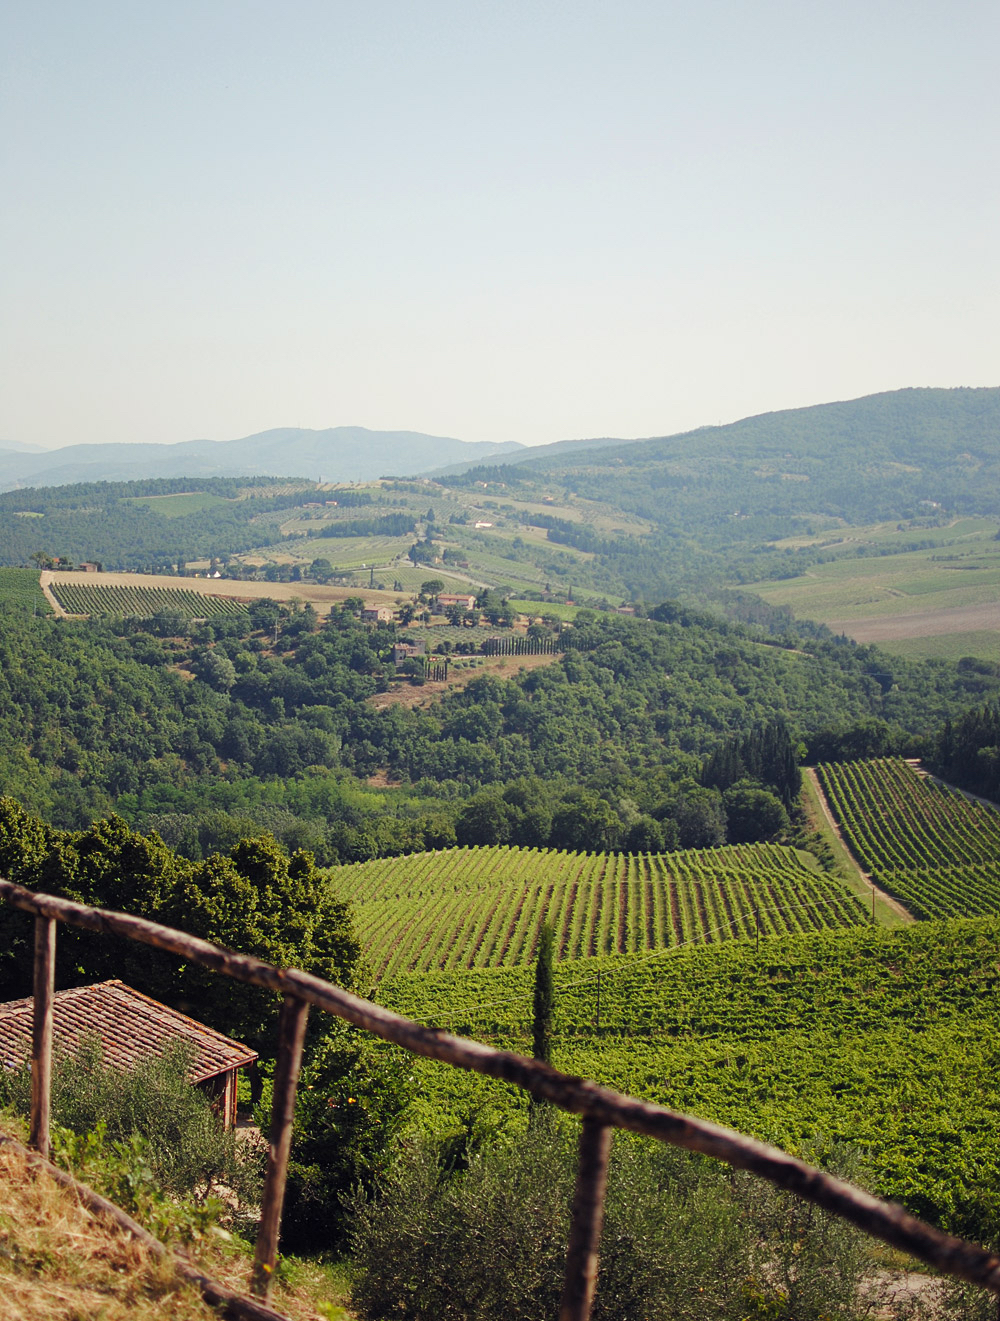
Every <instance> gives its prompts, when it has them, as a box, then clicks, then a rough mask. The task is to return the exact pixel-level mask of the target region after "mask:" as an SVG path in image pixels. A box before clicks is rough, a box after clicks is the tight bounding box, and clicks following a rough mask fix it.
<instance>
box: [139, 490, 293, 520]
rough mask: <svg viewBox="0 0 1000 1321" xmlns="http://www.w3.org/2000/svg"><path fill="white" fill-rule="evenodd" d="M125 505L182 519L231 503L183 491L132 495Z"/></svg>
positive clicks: (222, 499) (221, 498)
mask: <svg viewBox="0 0 1000 1321" xmlns="http://www.w3.org/2000/svg"><path fill="white" fill-rule="evenodd" d="M272 493H273V492H272ZM125 503H126V504H130V505H143V506H145V508H147V509H150V510H152V512H153V513H156V514H162V515H163V517H164V518H183V517H184V515H185V514H200V513H201V511H202V510H203V509H212V508H213V507H214V506H215V505H227V504H231V503H232V501H230V500H227V499H225V497H224V496H221V495H211V494H210V493H209V492H208V491H184V492H181V493H179V494H177V495H133V496H129V497H127V498H126V500H125Z"/></svg>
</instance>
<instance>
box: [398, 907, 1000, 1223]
mask: <svg viewBox="0 0 1000 1321" xmlns="http://www.w3.org/2000/svg"><path fill="white" fill-rule="evenodd" d="M998 943H1000V919H997V918H986V919H978V920H971V921H950V922H933V923H931V922H920V923H916V924H915V925H913V926H908V927H899V928H896V929H895V930H893V931H888V930H885V929H882V928H878V927H863V928H857V927H855V928H852V929H850V930H841V931H827V932H819V933H808V934H803V935H798V936H785V937H783V938H780V939H778V938H772V939H764V940H762V941H761V943H760V949H759V951H758V950H755V948H754V945H753V944H752V943H747V942H746V941H730V942H728V943H727V944H723V945H714V946H711V947H707V948H706V947H705V946H701V947H697V948H688V949H674V950H669V951H664V952H662V953H661V954H658V955H645V956H643V955H619V956H612V957H604V958H593V959H586V960H581V961H576V962H571V963H563V964H559V965H557V967H556V970H555V987H556V1010H555V1021H554V1028H555V1055H554V1061H553V1062H554V1063H555V1065H556V1067H557V1068H560V1069H563V1070H565V1071H567V1072H570V1073H578V1074H581V1075H583V1076H585V1077H590V1078H594V1079H595V1080H597V1081H598V1082H602V1083H605V1084H606V1085H608V1086H611V1087H616V1088H620V1089H622V1090H625V1091H628V1092H630V1093H632V1094H633V1095H637V1096H640V1097H643V1098H645V1099H647V1100H651V1101H656V1102H658V1103H660V1104H662V1105H667V1106H670V1107H673V1108H675V1109H679V1110H684V1111H690V1112H693V1113H695V1114H698V1115H701V1116H703V1117H705V1118H707V1119H712V1120H715V1121H717V1122H719V1123H724V1124H729V1125H732V1126H733V1127H734V1128H738V1129H740V1130H742V1131H743V1132H748V1133H752V1134H755V1135H756V1136H759V1137H761V1138H763V1139H765V1140H769V1141H773V1142H776V1143H778V1145H780V1146H782V1147H784V1148H785V1149H786V1150H790V1151H792V1152H796V1153H801V1152H802V1151H806V1152H810V1151H812V1152H817V1151H819V1152H822V1151H824V1150H828V1149H829V1147H830V1146H831V1145H832V1144H836V1143H841V1142H848V1143H851V1144H853V1145H855V1146H856V1147H857V1148H859V1149H861V1150H862V1151H863V1152H864V1153H865V1155H864V1163H865V1169H866V1177H867V1178H868V1179H869V1180H870V1182H871V1185H872V1187H873V1189H874V1190H875V1191H876V1192H878V1193H880V1194H882V1195H883V1196H887V1197H891V1198H895V1199H898V1200H900V1201H902V1202H903V1203H905V1204H906V1205H907V1207H908V1208H909V1209H910V1210H912V1211H914V1212H916V1213H918V1214H921V1215H925V1216H931V1217H932V1218H933V1219H935V1220H936V1221H937V1222H938V1223H941V1224H943V1225H945V1226H946V1227H948V1228H951V1229H953V1230H955V1231H958V1232H964V1233H968V1234H971V1235H972V1236H974V1237H980V1236H983V1235H989V1234H991V1233H992V1232H993V1229H992V1226H994V1225H995V1219H994V1216H995V1208H996V1189H997V1188H998V1187H1000V1105H998V1104H997V1099H996V1085H995V1072H996V1062H995V1056H996V1046H995V1042H996V1036H997V1032H998V1029H1000V974H998V971H997V948H998ZM598 973H600V982H599V983H598V977H597V974H598ZM531 988H532V971H531V968H530V967H520V968H494V969H477V970H473V971H468V972H438V973H425V974H422V975H408V976H400V977H398V978H396V979H395V980H394V981H392V982H391V983H386V984H384V985H383V987H382V989H381V993H380V998H381V999H382V1000H383V1001H384V1002H385V1003H386V1004H388V1005H389V1006H390V1007H391V1008H393V1009H396V1010H398V1011H399V1012H401V1013H405V1014H408V1015H410V1016H412V1017H415V1018H417V1019H419V1020H420V1021H422V1022H425V1023H428V1024H430V1025H432V1026H435V1027H442V1028H444V1029H446V1030H447V1031H450V1032H460V1033H472V1034H474V1035H475V1036H477V1037H479V1038H480V1039H484V1040H489V1041H490V1042H491V1044H493V1045H496V1046H498V1047H500V1048H510V1049H514V1050H518V1051H521V1052H526V1051H530V1041H531V1026H530V1025H531V999H532V989H531ZM598 995H599V996H600V1003H599V1004H598ZM415 1067H416V1069H417V1071H418V1076H419V1079H420V1096H421V1100H420V1107H421V1117H422V1119H423V1122H425V1123H427V1124H431V1125H436V1126H437V1127H438V1128H440V1129H442V1131H449V1126H450V1127H451V1129H452V1130H454V1128H455V1126H458V1127H461V1125H462V1123H463V1117H467V1116H469V1115H472V1114H476V1115H481V1116H490V1117H491V1118H492V1122H494V1123H497V1122H501V1120H500V1117H501V1116H504V1115H511V1114H512V1113H513V1112H514V1111H515V1110H516V1109H517V1108H518V1107H520V1106H522V1105H523V1100H522V1099H521V1098H520V1097H519V1096H517V1095H515V1094H514V1092H513V1090H512V1089H510V1088H508V1087H505V1086H504V1085H503V1084H500V1083H496V1082H492V1081H491V1080H488V1079H483V1078H475V1077H470V1076H467V1075H463V1074H461V1073H460V1072H459V1070H456V1069H448V1068H446V1067H445V1066H444V1065H440V1064H435V1063H433V1062H431V1061H418V1062H417V1064H416V1066H415ZM984 1241H985V1240H984ZM990 1241H992V1239H990Z"/></svg>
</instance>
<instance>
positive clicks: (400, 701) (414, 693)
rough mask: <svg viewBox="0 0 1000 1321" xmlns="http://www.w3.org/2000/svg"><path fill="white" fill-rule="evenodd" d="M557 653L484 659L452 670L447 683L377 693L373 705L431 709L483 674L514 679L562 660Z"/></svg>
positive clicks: (405, 684) (398, 686)
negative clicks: (436, 700) (446, 695)
mask: <svg viewBox="0 0 1000 1321" xmlns="http://www.w3.org/2000/svg"><path fill="white" fill-rule="evenodd" d="M558 659H559V656H558V653H557V652H551V651H550V652H549V653H548V654H547V655H542V656H483V657H481V658H479V664H478V665H477V666H476V668H475V669H472V668H471V667H470V668H469V669H467V670H465V669H463V670H452V672H451V674H450V675H449V676H448V682H447V683H425V684H411V683H408V682H406V681H405V680H404V681H403V682H402V683H399V684H396V685H394V686H393V687H392V688H391V689H390V690H389V692H387V693H376V694H375V696H374V697H369V699H368V701H369V703H370V705H371V706H377V707H384V706H429V705H430V704H431V702H433V701H434V700H435V699H436V698H438V697H440V696H441V695H442V693H446V692H448V691H449V690H453V689H456V688H464V687H465V686H466V684H470V683H471V682H472V680H473V679H478V678H479V676H480V675H481V674H491V675H493V676H494V677H495V678H497V679H511V678H513V677H514V675H515V674H517V672H518V670H537V669H539V668H540V667H541V666H542V665H551V664H552V662H553V661H554V660H558Z"/></svg>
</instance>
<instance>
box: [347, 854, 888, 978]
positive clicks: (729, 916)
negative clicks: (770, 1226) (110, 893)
mask: <svg viewBox="0 0 1000 1321" xmlns="http://www.w3.org/2000/svg"><path fill="white" fill-rule="evenodd" d="M807 857H808V855H804V854H801V853H799V852H797V851H796V850H795V849H789V848H783V847H781V846H779V845H773V844H752V845H741V846H732V847H727V848H719V849H699V850H690V851H688V852H683V853H674V854H663V855H657V854H649V855H637V856H632V855H628V854H617V853H612V854H607V853H563V852H557V851H555V850H548V849H527V848H514V847H506V846H502V847H495V848H461V849H447V850H444V851H443V852H440V853H423V854H416V855H412V856H409V857H402V858H382V859H379V860H377V861H374V862H365V863H359V864H355V865H353V866H348V867H337V868H333V869H332V870H331V871H330V872H329V873H328V875H329V884H330V886H331V888H332V890H333V892H334V893H335V894H336V895H337V896H338V897H340V898H344V899H350V901H351V903H352V905H353V907H354V913H355V920H356V922H357V925H358V930H359V933H360V935H361V938H362V941H363V943H364V946H365V949H366V952H367V956H368V959H369V961H370V963H371V965H372V967H373V969H374V971H375V972H376V974H377V975H378V976H379V977H385V976H392V975H394V974H396V973H401V972H411V971H414V972H420V971H428V970H431V969H448V968H487V967H493V966H516V965H518V964H521V963H527V962H528V961H530V959H531V958H532V956H533V955H534V951H535V946H536V943H537V940H538V932H539V929H540V927H541V925H542V923H543V922H545V921H549V922H551V923H552V925H553V927H554V928H555V933H556V949H557V953H558V957H559V958H560V959H569V958H582V957H587V956H593V955H596V954H605V953H612V952H623V953H624V952H626V951H629V952H641V951H645V950H654V949H663V948H666V947H669V946H677V945H682V944H687V943H690V942H706V941H709V942H711V941H724V940H734V939H740V938H748V937H752V936H755V934H756V932H757V930H758V927H759V929H760V931H761V932H762V933H764V934H781V933H784V932H794V931H809V930H817V929H822V928H824V927H841V926H850V925H853V924H857V923H861V922H866V921H867V920H868V916H867V910H866V908H865V907H864V905H863V904H862V903H861V902H860V901H859V900H858V899H857V898H856V897H855V896H854V895H852V894H851V893H850V892H849V891H848V889H847V888H846V886H845V885H844V884H843V883H842V882H841V881H839V880H834V879H832V878H830V877H828V876H824V875H822V874H820V873H818V872H817V871H816V870H814V869H813V867H812V866H811V865H810V863H811V861H812V860H811V859H810V861H809V863H807V862H806V860H805V859H806V858H807Z"/></svg>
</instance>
